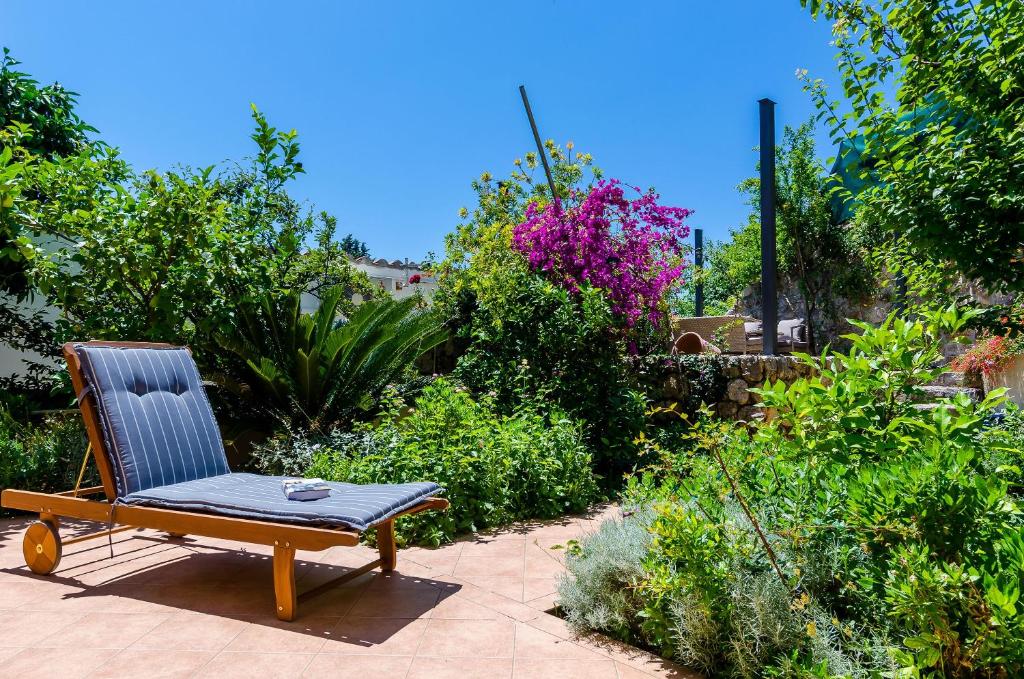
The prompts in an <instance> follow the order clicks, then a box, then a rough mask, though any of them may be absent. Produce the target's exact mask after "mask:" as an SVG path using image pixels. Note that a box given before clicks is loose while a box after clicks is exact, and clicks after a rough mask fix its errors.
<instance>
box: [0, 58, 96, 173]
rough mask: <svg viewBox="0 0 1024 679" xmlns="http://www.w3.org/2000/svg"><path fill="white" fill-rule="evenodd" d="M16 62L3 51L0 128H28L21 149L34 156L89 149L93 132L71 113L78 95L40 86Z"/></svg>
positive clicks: (67, 154) (55, 85)
mask: <svg viewBox="0 0 1024 679" xmlns="http://www.w3.org/2000/svg"><path fill="white" fill-rule="evenodd" d="M20 63H21V62H19V61H18V60H17V59H15V58H14V57H12V56H11V51H10V50H9V49H7V48H6V47H5V48H3V56H2V57H0V129H3V128H6V127H8V126H9V125H13V124H16V123H20V124H24V125H27V126H29V127H30V128H32V131H33V133H32V138H31V139H30V141H29V143H27V144H26V146H25V148H26V149H27V150H28V151H29V152H30V153H32V154H33V155H35V156H40V157H44V158H54V157H61V156H74V155H78V154H79V153H81V152H82V151H84V150H86V148H87V147H88V146H89V144H90V142H89V133H90V132H95V131H96V129H95V128H93V127H91V126H90V125H88V124H86V123H85V121H83V120H82V119H81V118H79V117H78V114H77V113H76V112H75V104H77V102H78V94H77V93H75V92H71V91H69V90H66V89H64V88H63V87H62V86H61V85H60V83H53V84H52V85H43V86H40V85H39V82H38V81H36V80H34V79H33V78H32V77H31V76H30V75H29V74H27V73H23V72H21V71H18V70H17V68H16V67H17V66H18V64H20Z"/></svg>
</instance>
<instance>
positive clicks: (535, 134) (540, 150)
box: [519, 85, 559, 212]
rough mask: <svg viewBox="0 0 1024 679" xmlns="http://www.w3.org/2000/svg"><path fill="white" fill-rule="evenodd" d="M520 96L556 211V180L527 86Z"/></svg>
mask: <svg viewBox="0 0 1024 679" xmlns="http://www.w3.org/2000/svg"><path fill="white" fill-rule="evenodd" d="M519 94H520V95H522V97H523V106H525V107H526V117H527V118H529V119H530V128H531V129H532V130H533V140H534V141H535V142H537V153H539V154H540V162H541V163H542V164H543V165H544V174H545V175H547V178H548V188H550V189H551V200H552V201H554V203H555V211H556V212H557V211H558V209H559V207H558V194H557V193H555V180H554V178H552V176H551V168H550V167H548V154H546V153H545V152H544V144H543V143H541V141H540V132H538V131H537V121H536V120H534V119H533V109H532V108H530V99H529V97H527V96H526V85H520V86H519Z"/></svg>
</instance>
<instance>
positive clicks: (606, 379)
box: [431, 142, 667, 480]
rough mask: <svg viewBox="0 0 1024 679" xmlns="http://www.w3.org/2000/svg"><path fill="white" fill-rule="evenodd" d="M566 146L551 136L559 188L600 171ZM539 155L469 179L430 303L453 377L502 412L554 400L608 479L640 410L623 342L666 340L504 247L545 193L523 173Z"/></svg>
mask: <svg viewBox="0 0 1024 679" xmlns="http://www.w3.org/2000/svg"><path fill="white" fill-rule="evenodd" d="M571 150H572V147H571V144H568V145H567V148H566V149H564V150H563V149H562V148H559V147H557V146H555V145H554V144H553V143H552V142H549V144H548V152H549V154H550V156H551V159H552V163H553V165H552V173H553V175H554V177H555V184H556V187H557V188H558V191H559V193H560V195H563V196H564V195H568V192H569V191H570V190H572V189H574V188H577V189H581V190H586V189H587V188H588V187H589V185H590V184H591V183H592V182H593V181H594V180H596V179H598V178H600V176H601V173H600V171H599V170H597V169H596V168H591V159H590V157H589V156H588V155H586V154H582V153H576V154H575V156H571V155H570V154H571ZM537 163H538V161H537V158H536V157H535V155H534V154H527V155H526V159H525V161H516V169H515V170H514V171H513V172H512V175H511V177H510V178H509V179H507V180H503V181H495V180H494V178H493V177H492V176H491V175H490V174H489V173H485V174H484V175H483V176H481V178H480V179H479V180H478V181H475V182H474V183H473V188H474V190H475V191H476V193H477V206H476V207H475V208H474V210H473V211H472V213H470V212H469V211H464V212H463V217H464V218H466V219H467V221H466V222H465V223H463V224H460V225H459V226H458V228H457V229H456V231H455V232H454V233H452V234H450V235H449V236H448V237H447V238H446V243H445V254H446V257H445V258H444V260H443V261H441V262H438V263H435V264H434V265H432V266H431V268H432V269H433V270H434V271H435V272H436V274H437V276H438V280H439V289H438V291H437V293H436V295H435V297H434V304H435V305H436V307H437V308H438V309H439V312H440V313H441V314H442V315H443V316H444V317H445V319H446V322H447V324H448V325H449V327H451V328H452V329H453V332H454V334H455V335H456V338H457V339H458V341H459V342H460V344H461V346H462V348H463V349H464V353H463V355H462V356H461V357H460V359H459V362H458V365H457V368H456V375H457V376H458V378H459V379H460V380H462V381H463V382H464V383H465V384H466V385H467V386H468V387H470V388H471V389H472V390H474V391H475V392H477V393H488V392H493V394H494V396H495V398H496V401H497V403H498V404H499V406H500V407H501V409H502V411H503V412H511V411H513V410H514V409H515V408H516V407H517V406H519V405H520V404H522V403H524V402H529V403H531V404H533V405H535V406H541V407H548V406H547V405H545V404H551V405H553V406H554V407H556V408H557V409H559V410H561V411H564V412H566V413H569V414H570V415H572V416H573V417H575V418H577V419H580V420H583V421H584V422H586V424H587V439H588V442H589V443H590V445H591V447H592V450H594V453H595V461H596V462H597V463H598V466H599V468H600V469H601V470H602V471H604V472H608V476H609V478H610V479H612V480H617V478H618V476H619V475H620V474H621V472H622V471H624V470H627V469H629V468H631V467H632V465H633V463H634V461H635V457H636V448H635V446H633V444H632V441H633V439H634V438H635V437H636V435H637V434H638V433H639V431H640V429H641V427H642V424H643V412H644V403H643V399H642V396H641V395H640V393H639V392H638V391H637V388H636V387H637V385H636V379H635V376H634V375H632V374H630V372H629V371H628V370H627V369H626V367H625V361H624V359H625V357H626V356H627V355H628V354H629V346H628V342H634V344H635V347H636V349H637V350H638V351H639V352H641V353H643V352H645V351H647V350H649V349H650V348H651V347H652V346H655V345H658V344H661V343H662V342H667V339H666V338H662V337H659V336H656V335H655V334H654V333H653V331H652V329H651V328H650V327H649V326H644V327H642V328H638V329H637V330H636V331H635V332H633V333H632V334H631V335H630V336H629V338H628V339H626V338H624V336H623V334H622V332H621V329H620V328H618V327H617V322H616V319H615V317H614V314H613V313H612V310H611V307H610V305H609V303H608V300H607V299H606V297H605V296H604V295H603V294H601V292H600V291H598V290H593V289H585V290H583V291H582V292H581V294H579V295H576V296H573V295H570V294H569V293H567V292H566V291H565V290H564V289H562V288H560V287H558V286H556V285H553V284H551V283H550V282H548V281H546V280H545V279H544V278H543V277H541V276H540V275H538V274H536V273H534V272H531V271H529V269H528V267H527V264H526V261H525V259H524V257H523V256H522V255H521V254H520V253H519V252H516V251H515V250H513V249H512V245H511V243H512V229H513V227H514V226H515V225H516V224H518V223H520V222H521V221H522V220H523V216H524V211H525V209H526V205H527V204H528V203H529V202H530V201H537V202H540V203H543V202H546V201H547V200H548V199H549V196H548V193H550V192H549V191H548V189H547V186H546V184H545V183H544V182H543V181H542V182H540V183H537V182H535V181H534V179H533V177H532V172H533V171H535V170H536V168H537ZM661 346H664V344H661Z"/></svg>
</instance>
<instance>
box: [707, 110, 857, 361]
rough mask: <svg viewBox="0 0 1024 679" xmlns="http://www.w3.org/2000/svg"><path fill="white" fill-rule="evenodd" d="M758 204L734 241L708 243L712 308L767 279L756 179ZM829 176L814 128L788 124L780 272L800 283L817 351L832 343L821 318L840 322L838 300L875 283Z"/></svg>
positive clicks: (779, 161)
mask: <svg viewBox="0 0 1024 679" xmlns="http://www.w3.org/2000/svg"><path fill="white" fill-rule="evenodd" d="M739 188H740V191H741V192H743V193H745V194H747V196H748V197H749V203H750V206H751V208H752V212H751V214H750V217H749V219H748V220H747V223H746V224H745V225H744V226H743V227H741V228H739V229H735V230H733V231H732V232H731V234H730V236H731V238H730V240H729V241H728V242H726V243H723V244H712V245H711V247H710V248H706V249H705V253H706V254H705V256H706V263H705V266H704V268H705V270H706V276H705V295H706V297H707V299H708V300H709V301H711V304H712V306H711V308H712V309H723V308H726V307H728V308H731V307H732V304H733V303H734V302H735V300H736V299H737V298H738V297H739V296H740V295H741V294H742V293H743V290H744V289H745V288H746V287H748V286H750V285H756V284H758V283H759V282H760V280H761V223H760V217H759V212H758V206H759V204H760V182H759V180H758V178H757V177H752V178H750V179H747V180H746V181H744V182H743V183H742V184H740V187H739ZM829 193H830V191H829V176H828V173H827V172H826V170H825V168H824V167H822V165H821V163H820V162H819V161H818V159H817V156H816V150H815V144H814V127H813V125H812V124H811V123H810V122H808V123H804V124H802V125H800V126H799V127H797V128H792V127H789V126H787V127H786V128H785V130H784V132H783V142H782V144H781V145H780V146H779V148H778V149H777V150H776V202H777V205H776V208H777V219H778V230H777V232H776V251H777V254H778V263H779V268H778V272H779V277H780V279H788V280H791V281H793V282H794V283H795V284H796V286H797V288H798V289H799V291H800V294H801V296H802V297H803V301H804V310H803V311H804V317H805V318H808V319H812V320H811V323H810V325H809V328H810V330H811V337H810V339H811V342H810V344H811V346H812V350H814V348H815V347H818V346H819V345H823V344H824V343H825V342H819V341H817V337H818V336H819V335H821V334H822V333H821V326H822V323H821V321H822V320H823V319H822V318H821V317H822V316H824V317H825V318H827V319H831V320H833V321H834V320H837V318H836V315H837V311H838V309H837V304H836V302H837V300H838V299H839V298H841V297H846V298H851V299H858V298H860V297H862V296H863V295H865V294H866V293H867V291H868V290H869V289H870V287H871V281H872V277H871V275H870V273H871V271H870V269H869V268H868V267H867V266H866V265H865V263H864V262H863V261H862V257H861V252H862V247H861V244H860V239H859V238H858V236H859V235H860V234H859V231H858V230H856V229H852V228H850V227H849V226H848V225H846V224H841V223H839V221H838V220H837V219H836V216H835V215H834V214H833V209H832V204H831V201H830V197H829Z"/></svg>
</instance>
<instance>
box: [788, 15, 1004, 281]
mask: <svg viewBox="0 0 1024 679" xmlns="http://www.w3.org/2000/svg"><path fill="white" fill-rule="evenodd" d="M801 4H802V5H803V6H804V7H809V8H810V10H811V13H812V14H813V15H815V16H817V15H819V14H820V15H824V16H825V17H827V18H828V19H830V20H832V21H833V22H834V27H833V35H834V43H833V44H834V45H835V47H836V52H837V54H836V60H837V63H838V65H839V71H840V76H841V82H842V93H843V97H844V99H845V106H844V105H843V103H841V102H839V101H833V100H831V99H830V98H829V95H828V92H827V91H826V89H825V85H824V83H823V82H822V81H821V80H807V81H806V82H807V89H808V90H809V91H810V92H811V94H812V96H813V97H814V99H815V103H816V104H817V106H818V109H819V112H820V115H821V117H823V118H825V119H827V121H828V123H829V125H830V128H831V129H830V132H831V134H832V137H833V139H834V140H836V141H837V142H842V143H843V146H842V154H843V156H842V158H841V160H842V162H843V163H844V164H846V165H847V166H851V169H850V170H849V172H850V175H851V177H850V181H849V182H848V183H849V184H850V185H851V186H850V188H852V189H853V191H854V193H853V194H852V195H847V198H848V199H850V200H853V201H855V202H856V204H857V205H858V209H859V210H860V211H861V212H862V213H863V214H862V217H863V218H865V219H866V220H867V221H869V222H872V223H874V224H877V225H879V226H881V227H882V228H884V229H887V230H889V231H891V232H894V233H896V234H900V235H902V236H904V237H905V238H906V239H907V241H908V242H909V243H911V244H912V245H913V246H914V248H915V249H916V250H918V251H919V252H921V253H924V254H926V255H928V256H930V257H932V258H934V259H936V260H940V261H943V260H949V261H952V262H955V263H956V265H957V266H958V268H959V269H960V271H962V272H963V273H965V274H966V275H967V276H968V277H970V278H973V279H980V280H981V281H983V282H985V283H986V284H988V285H989V286H991V287H993V288H1009V289H1014V290H1022V289H1024V257H1022V255H1024V249H1022V243H1024V190H1022V189H1024V162H1022V159H1024V135H1021V133H1020V131H1021V129H1022V128H1024V96H1022V95H1024V82H1022V81H1021V78H1020V73H1021V71H1022V69H1024V43H1022V42H1021V40H1020V35H1021V34H1022V33H1024V4H1022V3H1021V2H1020V0H978V1H975V0H943V1H941V2H939V1H936V0H801Z"/></svg>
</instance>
